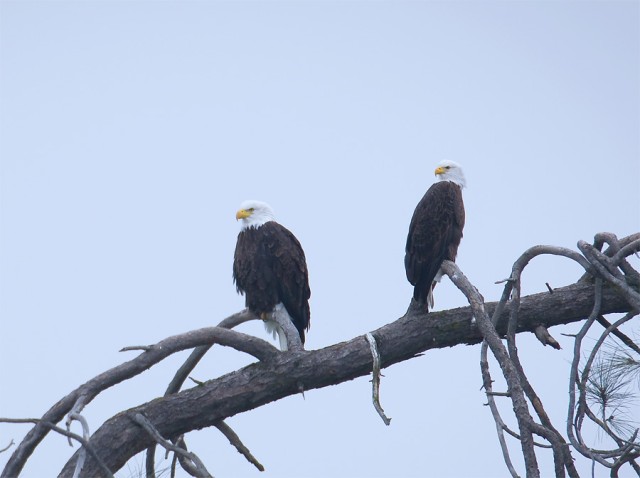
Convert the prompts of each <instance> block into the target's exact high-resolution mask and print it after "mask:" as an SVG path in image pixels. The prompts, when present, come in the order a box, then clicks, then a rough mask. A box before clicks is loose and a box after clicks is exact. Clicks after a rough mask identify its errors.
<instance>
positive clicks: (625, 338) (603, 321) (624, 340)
mask: <svg viewBox="0 0 640 478" xmlns="http://www.w3.org/2000/svg"><path fill="white" fill-rule="evenodd" d="M596 320H597V321H598V323H599V324H600V325H602V326H603V327H604V328H605V329H607V328H609V327H611V323H610V322H609V321H608V320H607V319H605V318H604V316H602V315H599V316H598V317H596ZM611 333H612V334H613V335H615V336H616V337H618V338H619V339H620V341H621V342H622V343H623V344H625V345H626V346H627V347H629V348H630V349H631V350H633V351H634V352H636V353H637V354H640V347H638V346H637V345H636V343H635V342H634V341H633V340H631V339H630V338H629V337H628V336H627V335H625V334H624V333H623V332H620V330H619V329H613V330H612V331H611Z"/></svg>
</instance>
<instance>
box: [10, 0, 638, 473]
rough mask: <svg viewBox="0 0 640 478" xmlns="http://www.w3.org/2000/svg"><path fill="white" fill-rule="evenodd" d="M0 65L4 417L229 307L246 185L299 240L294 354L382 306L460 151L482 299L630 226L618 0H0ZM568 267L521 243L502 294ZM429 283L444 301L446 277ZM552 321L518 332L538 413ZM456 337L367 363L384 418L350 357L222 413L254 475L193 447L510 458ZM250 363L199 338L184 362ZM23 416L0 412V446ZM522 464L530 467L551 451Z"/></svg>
mask: <svg viewBox="0 0 640 478" xmlns="http://www.w3.org/2000/svg"><path fill="white" fill-rule="evenodd" d="M0 68H1V70H0V160H1V164H0V173H1V176H0V181H1V182H0V201H1V202H0V228H1V229H0V241H1V243H0V246H1V247H0V274H1V276H0V321H1V333H0V383H1V384H2V387H1V388H2V391H1V392H0V416H9V417H38V416H41V415H42V414H43V413H44V412H45V411H46V410H48V409H49V408H50V407H51V406H52V405H53V404H54V403H55V402H56V401H57V400H58V399H60V398H61V397H63V396H64V395H66V394H67V393H69V392H70V391H72V390H73V389H75V388H76V387H77V386H79V385H80V384H82V383H84V382H85V381H86V380H88V379H90V378H92V377H94V376H95V375H97V374H99V373H101V372H103V371H105V370H107V369H109V368H111V367H113V366H116V365H118V364H120V363H121V362H123V361H125V360H127V359H130V358H132V357H133V355H132V354H131V353H130V354H123V353H119V352H118V350H119V349H121V348H122V347H124V346H127V345H139V344H151V343H155V342H157V341H159V340H161V339H163V338H165V337H168V336H170V335H174V334H179V333H183V332H186V331H189V330H193V329H198V328H201V327H206V326H211V325H215V324H217V323H218V322H219V321H220V320H221V319H223V318H224V317H226V316H228V315H230V314H232V313H234V312H236V311H238V310H240V309H242V308H243V307H244V301H243V298H242V297H240V296H239V295H237V294H236V291H235V287H234V285H233V283H232V275H231V270H232V261H233V251H234V247H235V241H236V236H237V233H238V230H239V225H238V224H237V223H236V221H235V212H236V210H237V208H238V206H239V204H240V203H241V202H242V201H243V200H245V199H260V200H263V201H266V202H268V203H270V204H271V206H272V207H273V209H274V210H275V212H276V216H277V218H278V220H279V222H281V223H282V224H283V225H285V226H286V227H288V228H289V229H291V230H292V231H293V232H294V233H295V234H296V236H297V237H298V238H299V240H300V241H301V243H302V245H303V247H304V249H305V252H306V255H307V260H308V265H309V271H310V283H311V289H312V298H311V324H312V326H311V330H310V332H309V334H308V339H307V343H306V347H307V348H308V349H317V348H322V347H325V346H328V345H331V344H334V343H336V342H340V341H343V340H348V339H351V338H353V337H355V336H357V335H361V334H364V333H366V332H368V331H371V330H375V329H376V328H378V327H380V326H382V325H384V324H386V323H389V322H391V321H393V320H395V319H397V318H398V317H400V316H401V315H402V314H403V313H404V311H405V310H406V307H407V305H408V303H409V299H410V297H411V292H412V291H411V286H410V285H409V284H408V283H407V281H406V279H405V273H404V265H403V257H404V245H405V240H406V234H407V230H408V225H409V221H410V218H411V215H412V213H413V210H414V208H415V205H416V204H417V202H418V201H419V200H420V198H421V197H422V195H423V194H424V192H425V191H426V189H427V188H428V187H429V186H430V185H431V184H432V182H433V181H434V176H433V170H434V169H435V166H436V164H437V163H438V162H439V161H440V160H442V159H451V160H454V161H457V162H459V163H460V164H462V165H463V167H464V171H465V174H466V177H467V183H468V188H467V189H466V190H465V191H464V199H465V203H466V212H467V223H466V226H465V231H464V238H463V240H462V244H461V246H460V250H459V255H458V261H457V263H458V265H459V266H460V268H461V269H462V270H463V271H464V272H465V274H466V275H467V276H468V277H469V279H470V280H471V281H472V282H473V283H474V284H475V285H476V286H477V287H478V288H479V289H480V291H481V293H482V294H483V295H484V297H485V299H486V300H487V301H493V300H497V299H498V298H499V297H500V294H501V292H502V286H501V285H496V284H495V281H497V280H501V279H504V278H506V277H508V275H509V273H510V270H511V266H512V264H513V262H514V261H515V260H516V259H517V257H518V256H519V255H520V254H521V253H522V252H523V251H524V250H526V249H527V248H528V247H530V246H533V245H537V244H553V245H558V246H565V247H570V248H573V249H575V248H576V243H577V241H578V240H580V239H584V240H587V241H591V240H592V238H593V236H594V234H595V233H597V232H600V231H610V232H613V233H615V234H617V235H618V236H619V237H623V236H626V235H628V234H630V233H633V232H637V231H639V230H640V188H639V185H640V91H639V90H640V86H639V85H640V7H639V3H638V2H636V1H627V2H622V1H606V2H604V1H603V2H582V1H568V2H562V1H540V2H536V1H529V2H520V1H518V2H515V1H513V2H508V1H500V2H483V1H478V2H418V1H414V2H364V1H359V2H355V1H354V2H320V1H318V2H303V1H300V2H268V1H267V2H205V1H193V2H152V1H139V2H124V1H117V2H116V1H112V2H107V1H104V2H95V1H87V2H61V1H47V2H33V1H2V3H0ZM635 265H636V266H638V261H637V260H635ZM580 275H581V271H580V269H579V267H578V266H577V265H574V264H572V263H570V262H568V260H566V259H561V258H557V257H555V258H547V257H544V258H540V259H537V260H535V261H534V262H533V263H532V264H531V265H530V267H529V268H527V269H526V270H525V273H524V275H523V294H529V293H534V292H540V291H543V290H546V286H545V285H544V284H545V282H549V283H550V284H551V285H552V286H553V287H560V286H564V285H567V284H570V283H572V282H574V281H575V280H576V279H577V278H578V277H579V276H580ZM435 300H436V309H447V308H451V307H458V306H463V305H466V300H465V298H464V297H463V296H462V295H461V294H460V293H459V292H458V291H457V290H456V289H455V288H454V287H453V286H452V285H451V284H450V283H449V282H448V281H447V280H443V283H442V284H441V285H440V286H439V287H438V289H437V291H436V296H435ZM239 330H241V331H243V332H247V333H253V334H256V335H258V336H259V337H262V338H267V336H266V333H265V331H264V328H263V327H262V325H261V324H258V323H252V324H247V325H244V326H242V327H241V328H239ZM575 330H576V327H575V326H567V327H563V328H556V329H552V330H551V332H552V334H553V335H554V336H555V337H556V339H557V340H558V341H559V342H560V343H561V345H562V347H563V349H562V350H561V351H555V350H552V349H550V348H549V347H546V348H544V347H542V346H541V345H539V344H538V343H537V342H536V341H535V339H533V338H532V336H531V334H527V335H523V336H521V337H518V340H519V342H518V343H519V350H520V353H521V354H522V359H523V361H524V365H525V368H526V369H527V371H528V373H529V376H530V378H531V380H532V382H533V384H534V387H536V389H537V391H538V392H539V394H540V395H541V397H542V400H543V403H544V404H545V406H546V408H547V410H548V411H549V413H550V415H551V417H552V420H554V421H555V424H556V427H557V428H559V429H561V430H564V422H565V415H566V403H567V385H566V384H567V377H568V373H569V362H570V360H571V349H572V345H573V343H572V339H571V338H569V337H565V336H562V335H560V333H561V332H572V331H575ZM637 330H638V329H637V327H636V328H635V332H634V330H629V333H630V334H631V335H632V336H634V337H636V338H637V337H640V333H638V332H637ZM599 332H600V331H599V330H597V333H598V334H599ZM595 336H596V335H595V332H594V334H591V335H590V337H591V338H593V337H595ZM479 353H480V348H479V346H459V347H455V348H452V349H447V350H434V351H429V352H428V353H426V354H425V355H424V356H422V357H420V358H417V359H414V360H411V361H409V362H404V363H401V364H398V365H395V366H393V367H391V368H389V369H386V370H385V372H384V375H385V376H384V378H383V380H382V385H381V387H382V389H381V394H382V395H381V400H382V406H383V407H384V409H385V411H386V413H387V415H388V416H390V417H391V418H392V423H391V426H389V427H386V426H385V425H384V424H383V423H382V421H381V420H380V418H379V417H378V415H377V414H376V412H375V410H374V409H373V406H372V405H371V399H370V393H371V390H370V387H371V385H370V383H369V378H368V377H363V378H360V379H357V380H354V381H351V382H348V383H344V384H341V385H339V386H334V387H328V388H326V389H322V390H314V391H310V392H308V393H306V398H305V399H303V398H302V397H301V396H294V397H289V398H286V399H284V400H281V401H279V402H276V403H272V404H269V405H267V406H264V407H261V408H260V409H257V410H254V411H250V412H247V413H244V414H241V415H238V416H235V417H232V418H230V419H229V420H228V423H229V424H230V425H231V426H232V427H233V428H234V429H235V430H236V432H237V433H238V434H239V435H240V437H241V438H242V440H243V441H244V443H245V444H246V445H247V446H248V447H249V449H250V450H251V451H252V452H253V453H254V455H255V456H256V457H257V458H258V459H259V460H260V461H261V462H262V463H263V464H264V465H265V467H266V470H267V471H266V472H264V473H262V474H260V473H259V472H258V471H257V470H255V469H254V468H253V467H252V466H251V465H249V464H248V463H247V462H245V460H244V459H243V458H242V457H241V456H240V455H239V454H238V453H237V452H236V451H235V449H233V448H232V447H230V446H229V445H228V443H227V442H226V439H224V438H223V437H222V436H221V435H220V433H219V432H218V431H217V430H203V431H199V432H195V433H193V434H191V435H190V436H189V438H188V444H189V447H190V449H191V450H193V451H195V452H196V453H198V454H199V456H200V457H201V458H202V459H203V461H204V462H205V464H206V465H207V466H208V468H209V470H210V471H211V472H212V473H213V474H214V475H215V476H218V477H231V476H243V477H249V478H250V477H257V476H263V477H300V476H302V477H326V476H337V477H363V476H367V477H388V476H405V477H417V476H439V477H470V476H474V477H494V476H506V475H507V469H506V467H505V465H504V463H503V460H502V455H501V452H500V449H499V445H498V441H497V438H496V435H495V427H494V424H493V420H492V418H491V416H490V412H489V410H488V409H487V407H485V406H483V404H484V403H485V397H484V395H483V393H482V392H481V390H480V386H481V377H480V370H479ZM186 356H187V352H185V353H182V354H178V355H176V356H173V357H171V358H170V359H168V360H166V361H165V362H164V363H163V364H161V365H158V366H156V367H154V368H153V369H151V370H149V371H148V372H146V373H144V374H142V375H141V376H138V377H136V378H134V379H132V380H130V381H128V382H126V383H123V384H121V385H118V386H117V387H114V388H112V389H110V390H108V391H106V392H104V393H103V394H101V395H100V396H99V397H98V398H97V399H96V400H95V401H94V402H92V403H91V404H90V405H89V406H88V407H87V408H86V410H85V412H84V413H85V416H86V417H87V419H88V420H89V423H90V426H91V429H92V431H93V430H95V429H97V428H98V426H99V425H100V424H101V423H102V422H103V421H104V420H106V419H108V418H109V417H111V416H112V415H113V414H115V413H116V412H118V411H120V410H123V409H126V408H129V407H133V406H136V405H138V404H141V403H144V402H146V401H149V400H151V399H153V398H155V397H157V396H159V395H161V394H162V393H163V392H164V390H165V388H166V385H167V383H168V382H169V381H170V379H171V377H172V376H173V373H174V371H175V370H176V369H177V368H178V367H179V365H180V364H181V363H182V361H183V360H184V359H185V358H186ZM250 362H251V360H250V359H249V358H247V357H244V356H241V355H240V354H239V353H235V352H233V351H229V350H224V349H222V348H218V349H215V348H214V349H213V350H212V351H211V352H210V353H209V355H208V356H207V357H206V358H205V359H204V360H203V361H202V363H201V364H200V365H199V366H198V368H197V369H196V370H195V371H194V373H193V374H192V375H193V376H194V377H195V378H197V379H199V380H207V379H210V378H215V377H217V376H219V375H220V374H223V373H226V372H228V371H232V370H235V369H237V368H239V367H241V366H243V365H245V364H248V363H250ZM495 371H496V373H497V370H495ZM496 389H497V388H496ZM501 404H502V408H503V410H504V411H505V416H506V417H508V411H509V409H510V408H511V406H510V404H509V403H507V402H506V401H505V402H502V403H501ZM633 406H634V407H635V411H636V412H638V410H639V408H638V407H639V405H638V404H637V403H634V405H633ZM507 421H508V422H509V423H511V424H512V425H515V424H514V421H513V419H512V418H511V417H509V418H508V419H507ZM28 429H29V427H28V426H21V425H0V448H3V447H4V446H6V445H7V444H8V443H9V442H10V440H11V439H14V440H16V441H17V442H18V441H19V440H21V439H22V437H23V436H24V434H25V433H26V432H27V431H28ZM76 431H78V430H76ZM510 443H511V445H512V446H511V448H512V450H513V457H514V459H515V461H516V462H517V463H520V460H519V459H518V456H519V454H520V453H519V445H518V444H517V443H516V442H514V441H513V440H511V441H510ZM594 443H595V444H598V443H599V442H597V441H596V442H594ZM14 448H15V447H14ZM14 448H12V450H11V451H13V449H14ZM72 452H73V450H72V449H70V448H69V447H68V445H67V441H66V439H65V438H63V437H60V436H56V435H53V434H50V435H49V436H48V437H47V439H46V440H45V441H44V442H43V443H42V444H41V445H40V447H39V448H38V449H37V450H36V452H35V454H34V455H33V456H32V458H31V460H30V461H29V462H28V465H27V467H26V468H25V470H24V472H23V475H22V476H25V477H30V478H31V477H36V478H37V477H43V476H53V474H54V473H57V471H58V470H59V469H60V468H61V466H62V465H63V463H64V462H65V461H66V460H67V459H68V457H69V456H70V455H71V454H72ZM574 456H575V457H576V458H577V459H578V466H579V470H581V472H582V473H584V474H585V475H588V474H589V473H590V471H589V470H590V463H589V462H587V461H586V460H584V459H582V458H580V457H579V456H578V455H577V454H574ZM8 457H9V453H5V454H3V455H0V466H3V465H4V463H5V462H6V460H7V459H8ZM159 459H160V460H161V462H160V464H159V465H158V468H159V469H161V468H164V467H166V466H168V465H169V461H167V460H163V459H162V458H161V456H160V454H159ZM539 459H540V462H541V469H542V474H543V476H549V475H550V474H551V473H552V470H553V468H552V460H551V455H550V454H545V453H540V455H539ZM143 461H144V459H143V458H141V457H138V458H136V459H134V460H133V461H132V462H131V463H130V464H129V465H128V466H127V467H125V468H124V469H123V470H122V471H121V472H120V473H119V474H118V476H119V477H130V476H140V475H139V473H140V470H141V469H142V467H143ZM520 470H521V471H522V467H520ZM601 471H603V470H601ZM623 472H624V473H628V470H624V469H623ZM624 473H621V475H620V476H628V474H627V475H625V474H624Z"/></svg>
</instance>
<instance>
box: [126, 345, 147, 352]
mask: <svg viewBox="0 0 640 478" xmlns="http://www.w3.org/2000/svg"><path fill="white" fill-rule="evenodd" d="M152 347H153V345H129V346H127V347H122V348H121V349H120V350H118V352H130V351H132V350H142V351H143V352H148V351H149V350H151V348H152Z"/></svg>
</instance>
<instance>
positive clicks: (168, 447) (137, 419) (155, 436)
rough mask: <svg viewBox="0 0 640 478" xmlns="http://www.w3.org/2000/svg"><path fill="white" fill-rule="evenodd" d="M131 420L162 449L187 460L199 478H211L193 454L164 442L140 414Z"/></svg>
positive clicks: (134, 415) (136, 414)
mask: <svg viewBox="0 0 640 478" xmlns="http://www.w3.org/2000/svg"><path fill="white" fill-rule="evenodd" d="M131 418H132V420H133V421H134V422H136V423H137V424H138V425H140V426H141V427H142V428H144V429H145V431H146V432H147V433H148V434H149V435H151V437H152V438H153V439H154V440H155V441H156V442H157V443H158V444H159V445H160V446H162V447H163V448H164V449H166V450H169V451H172V452H174V453H176V454H178V455H180V456H183V457H184V458H186V459H187V460H189V461H190V462H191V463H192V464H193V465H194V466H195V468H196V469H197V471H198V475H197V476H198V477H199V478H212V476H211V474H210V473H209V472H208V471H207V469H206V468H205V466H204V464H203V463H202V461H200V458H198V456H197V455H196V454H194V453H191V452H189V451H186V450H185V449H184V448H180V447H179V446H176V445H174V444H173V443H171V442H170V441H169V440H166V439H165V438H164V437H163V436H162V435H160V433H159V432H158V430H156V428H155V427H154V426H153V424H152V423H151V422H150V421H149V420H148V419H147V417H145V416H144V415H142V414H141V413H135V414H133V415H132V416H131Z"/></svg>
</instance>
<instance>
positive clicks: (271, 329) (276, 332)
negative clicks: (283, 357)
mask: <svg viewBox="0 0 640 478" xmlns="http://www.w3.org/2000/svg"><path fill="white" fill-rule="evenodd" d="M264 328H265V330H266V331H267V332H268V333H270V334H271V335H272V336H273V338H274V339H275V338H276V337H278V340H279V341H280V350H282V351H283V352H285V351H287V350H289V346H288V344H287V337H286V336H285V335H284V331H283V330H282V328H281V327H280V326H279V325H278V323H277V322H276V321H274V320H265V321H264Z"/></svg>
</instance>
